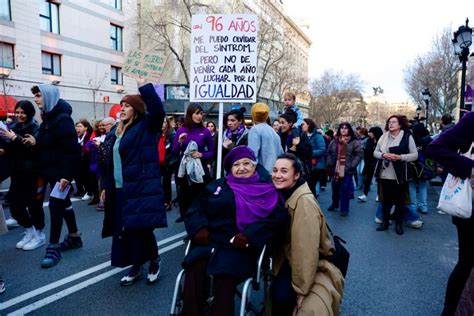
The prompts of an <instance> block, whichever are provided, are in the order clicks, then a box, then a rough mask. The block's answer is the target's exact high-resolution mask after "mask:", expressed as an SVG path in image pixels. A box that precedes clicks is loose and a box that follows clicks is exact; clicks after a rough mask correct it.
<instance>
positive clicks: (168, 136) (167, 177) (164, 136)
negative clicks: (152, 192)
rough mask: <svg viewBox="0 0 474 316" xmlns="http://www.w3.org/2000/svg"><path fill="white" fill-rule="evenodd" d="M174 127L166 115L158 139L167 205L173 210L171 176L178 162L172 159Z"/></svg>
mask: <svg viewBox="0 0 474 316" xmlns="http://www.w3.org/2000/svg"><path fill="white" fill-rule="evenodd" d="M174 135H175V132H174V129H173V127H172V126H171V122H170V119H169V118H168V117H165V119H164V120H163V126H162V127H161V135H160V139H159V140H158V154H159V156H158V158H159V160H160V169H161V177H162V186H163V192H164V199H165V207H166V209H167V210H171V201H172V198H171V196H172V192H171V177H172V176H173V173H174V169H175V168H176V166H175V165H176V163H175V162H174V161H173V160H172V159H171V156H172V154H171V147H172V145H173V139H174Z"/></svg>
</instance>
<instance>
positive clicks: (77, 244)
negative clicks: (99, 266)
mask: <svg viewBox="0 0 474 316" xmlns="http://www.w3.org/2000/svg"><path fill="white" fill-rule="evenodd" d="M81 247H82V239H81V236H77V237H75V236H71V235H69V234H67V235H66V236H65V237H64V241H63V242H61V243H59V250H60V251H66V250H70V249H76V248H81Z"/></svg>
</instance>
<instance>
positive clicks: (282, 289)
mask: <svg viewBox="0 0 474 316" xmlns="http://www.w3.org/2000/svg"><path fill="white" fill-rule="evenodd" d="M271 295H272V315H273V316H291V315H292V314H293V310H294V309H295V306H296V292H295V291H294V290H293V286H292V285H291V267H290V265H289V264H288V262H287V261H285V262H284V263H283V265H282V266H281V268H280V271H278V274H277V275H276V276H275V279H274V280H273V284H272V292H271Z"/></svg>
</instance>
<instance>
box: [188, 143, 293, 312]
mask: <svg viewBox="0 0 474 316" xmlns="http://www.w3.org/2000/svg"><path fill="white" fill-rule="evenodd" d="M224 168H225V170H226V171H227V176H226V177H225V178H222V179H218V180H216V181H213V182H212V183H210V184H209V185H208V186H207V187H206V189H205V191H204V192H203V193H202V195H201V196H200V197H199V198H198V199H197V200H196V201H194V203H193V204H192V206H191V208H190V209H189V210H188V213H187V214H186V217H185V226H186V230H187V232H188V236H189V238H190V240H191V244H192V247H191V249H190V250H189V252H188V253H187V255H186V257H185V259H184V262H183V267H184V269H185V280H184V288H183V294H182V295H183V308H182V314H183V315H187V316H188V315H202V314H203V313H204V311H203V309H205V308H207V307H205V306H208V305H209V304H208V303H209V300H208V296H209V294H210V296H211V297H212V302H211V304H210V306H208V313H209V315H219V316H225V315H233V314H234V294H235V291H236V286H237V285H238V284H239V283H241V282H242V281H243V280H245V279H246V278H248V277H251V276H252V275H254V274H255V273H256V271H255V266H256V265H255V263H256V262H257V259H258V257H259V254H260V252H261V250H262V248H263V246H264V245H265V244H267V243H269V242H270V241H271V240H272V238H274V237H275V236H276V235H278V234H280V233H279V232H281V231H284V230H285V228H286V223H287V218H288V212H287V210H286V209H285V208H284V207H282V199H281V197H280V195H279V194H278V192H277V190H276V188H275V187H274V186H273V185H272V183H271V178H270V176H269V175H268V172H267V171H266V170H265V169H264V168H263V167H261V166H259V165H257V163H256V158H255V154H254V153H253V151H252V150H251V149H249V148H248V147H247V146H237V147H235V148H234V149H232V151H231V152H230V153H229V154H228V155H227V156H226V158H225V160H224ZM209 275H212V281H211V282H210V283H209V277H208V276H209ZM206 289H209V290H210V291H211V292H212V293H210V292H209V291H206Z"/></svg>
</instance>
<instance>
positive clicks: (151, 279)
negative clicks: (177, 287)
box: [146, 259, 161, 284]
mask: <svg viewBox="0 0 474 316" xmlns="http://www.w3.org/2000/svg"><path fill="white" fill-rule="evenodd" d="M160 263H161V260H160V259H158V260H157V261H150V267H149V268H148V275H147V277H146V279H147V281H148V284H153V283H155V282H156V281H158V277H159V276H160Z"/></svg>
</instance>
